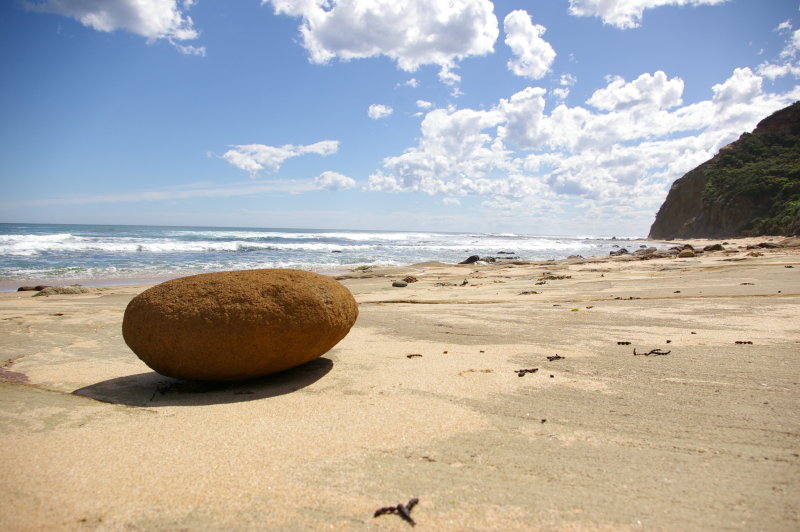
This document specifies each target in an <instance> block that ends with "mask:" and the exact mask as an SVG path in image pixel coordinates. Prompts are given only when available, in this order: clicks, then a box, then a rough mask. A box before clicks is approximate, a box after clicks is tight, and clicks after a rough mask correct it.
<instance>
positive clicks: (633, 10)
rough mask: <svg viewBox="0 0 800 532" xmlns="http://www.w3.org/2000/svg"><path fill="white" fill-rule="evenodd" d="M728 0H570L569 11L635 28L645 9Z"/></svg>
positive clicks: (607, 22)
mask: <svg viewBox="0 0 800 532" xmlns="http://www.w3.org/2000/svg"><path fill="white" fill-rule="evenodd" d="M727 1H728V0H569V12H570V13H571V14H573V15H577V16H582V17H600V18H601V19H602V20H603V22H604V23H605V24H610V25H612V26H616V27H618V28H622V29H626V28H635V27H637V26H639V25H640V24H641V23H642V15H643V14H644V10H645V9H653V8H655V7H662V6H699V5H712V6H713V5H717V4H722V3H724V2H727Z"/></svg>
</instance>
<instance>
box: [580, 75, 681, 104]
mask: <svg viewBox="0 0 800 532" xmlns="http://www.w3.org/2000/svg"><path fill="white" fill-rule="evenodd" d="M682 94H683V80H682V79H680V78H672V79H667V75H666V74H665V73H664V72H661V71H658V72H656V73H655V74H653V75H650V74H647V73H645V74H642V75H641V76H639V77H638V78H636V79H635V80H633V81H631V82H630V83H626V82H625V80H624V79H622V78H620V77H615V78H613V79H612V81H611V83H609V85H608V86H607V87H606V88H604V89H600V90H598V91H595V93H594V94H592V96H591V98H589V100H587V102H586V103H588V104H589V105H591V106H593V107H595V108H597V109H602V110H604V111H619V110H623V109H629V108H633V107H638V106H644V107H648V108H654V109H669V108H671V107H675V106H676V105H680V103H681V95H682Z"/></svg>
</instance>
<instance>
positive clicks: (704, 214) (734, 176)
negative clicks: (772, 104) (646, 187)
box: [649, 102, 800, 239]
mask: <svg viewBox="0 0 800 532" xmlns="http://www.w3.org/2000/svg"><path fill="white" fill-rule="evenodd" d="M797 231H800V102H796V103H794V104H792V105H790V106H789V107H787V108H785V109H782V110H780V111H777V112H776V113H773V114H772V115H770V116H769V117H767V118H765V119H764V120H762V121H761V122H759V124H758V126H757V127H756V129H755V130H754V131H753V133H745V134H743V135H742V136H741V137H740V138H739V140H737V141H735V142H733V143H731V144H729V145H728V146H725V147H724V148H722V149H721V150H720V151H719V153H718V154H717V155H716V156H714V158H712V159H711V160H710V161H707V162H705V163H703V164H701V165H700V166H698V167H697V168H695V169H694V170H691V171H690V172H688V173H687V174H686V175H684V176H683V177H681V178H680V179H678V180H677V181H675V183H673V185H672V188H671V189H670V191H669V194H668V195H667V199H666V200H665V201H664V204H663V205H662V206H661V209H659V211H658V214H657V215H656V219H655V221H654V222H653V225H652V227H651V228H650V235H649V237H650V238H653V239H674V238H724V237H740V236H754V235H759V234H774V235H778V234H794V233H796V232H797Z"/></svg>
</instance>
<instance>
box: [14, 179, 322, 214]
mask: <svg viewBox="0 0 800 532" xmlns="http://www.w3.org/2000/svg"><path fill="white" fill-rule="evenodd" d="M315 188H316V187H315V186H314V184H313V182H310V181H297V180H278V179H273V180H270V181H256V182H253V181H247V182H243V183H225V184H213V183H199V184H193V185H187V186H183V187H173V188H166V189H161V190H149V191H141V192H130V193H122V194H97V195H93V196H71V197H63V198H43V199H34V200H27V201H23V202H20V204H22V205H26V206H37V207H42V206H49V205H91V204H102V203H136V202H140V201H172V200H182V199H194V198H230V197H237V196H257V195H260V194H270V193H276V192H283V193H290V194H298V193H302V192H308V191H311V190H314V189H315Z"/></svg>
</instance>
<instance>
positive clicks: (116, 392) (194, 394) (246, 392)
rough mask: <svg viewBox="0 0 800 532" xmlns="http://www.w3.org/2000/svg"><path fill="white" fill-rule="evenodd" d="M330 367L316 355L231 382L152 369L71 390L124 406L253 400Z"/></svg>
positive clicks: (296, 386) (309, 380) (311, 379)
mask: <svg viewBox="0 0 800 532" xmlns="http://www.w3.org/2000/svg"><path fill="white" fill-rule="evenodd" d="M332 368H333V362H332V361H331V360H330V359H327V358H318V359H315V360H312V361H311V362H307V363H305V364H303V365H301V366H297V367H296V368H292V369H287V370H286V371H281V372H280V373H274V374H272V375H267V376H266V377H259V378H257V379H249V380H245V381H234V382H211V381H187V380H180V379H173V378H171V377H165V376H163V375H160V374H158V373H155V372H153V371H151V372H148V373H139V374H136V375H128V376H126V377H117V378H115V379H109V380H106V381H102V382H98V383H97V384H92V385H90V386H85V387H83V388H80V389H78V390H75V391H74V392H72V393H73V394H74V395H80V396H82V397H88V398H90V399H95V400H97V401H102V402H104V403H114V404H121V405H128V406H203V405H216V404H226V403H238V402H242V401H255V400H258V399H266V398H269V397H276V396H278V395H284V394H287V393H292V392H295V391H297V390H300V389H302V388H305V387H306V386H308V385H310V384H313V383H315V382H316V381H318V380H319V379H321V378H322V377H324V376H325V375H326V374H327V373H328V372H329V371H330V370H331V369H332Z"/></svg>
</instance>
